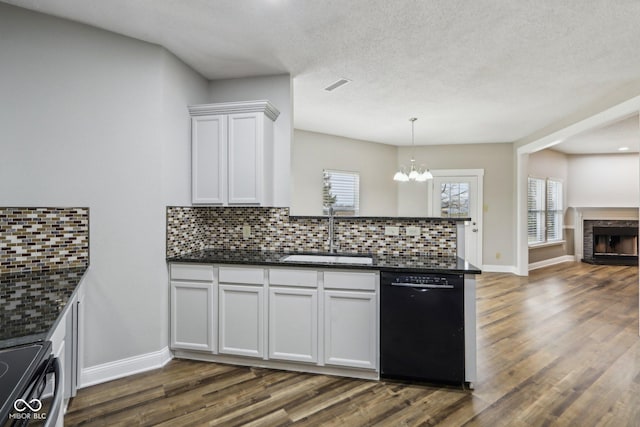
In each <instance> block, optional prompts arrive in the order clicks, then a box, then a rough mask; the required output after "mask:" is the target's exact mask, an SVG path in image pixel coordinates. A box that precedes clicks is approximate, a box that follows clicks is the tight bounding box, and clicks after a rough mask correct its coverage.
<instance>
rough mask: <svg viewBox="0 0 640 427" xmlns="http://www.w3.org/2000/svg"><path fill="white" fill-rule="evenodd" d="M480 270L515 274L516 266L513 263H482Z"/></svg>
mask: <svg viewBox="0 0 640 427" xmlns="http://www.w3.org/2000/svg"><path fill="white" fill-rule="evenodd" d="M482 272H483V273H484V272H487V273H511V274H517V270H516V266H515V265H490V264H483V265H482Z"/></svg>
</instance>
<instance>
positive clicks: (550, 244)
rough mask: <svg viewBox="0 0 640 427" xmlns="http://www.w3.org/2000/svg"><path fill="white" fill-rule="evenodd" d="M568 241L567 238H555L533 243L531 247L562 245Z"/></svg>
mask: <svg viewBox="0 0 640 427" xmlns="http://www.w3.org/2000/svg"><path fill="white" fill-rule="evenodd" d="M565 243H567V241H566V240H554V241H553V242H544V243H533V244H530V245H529V249H537V248H546V247H548V246H560V245H564V244H565Z"/></svg>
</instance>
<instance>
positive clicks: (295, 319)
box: [269, 272, 318, 363]
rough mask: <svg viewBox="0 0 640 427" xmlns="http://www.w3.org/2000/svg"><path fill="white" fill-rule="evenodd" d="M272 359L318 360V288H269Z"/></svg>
mask: <svg viewBox="0 0 640 427" xmlns="http://www.w3.org/2000/svg"><path fill="white" fill-rule="evenodd" d="M314 273H315V272H314ZM269 358H270V359H281V360H294V361H298V362H311V363H317V362H318V290H317V289H302V288H275V287H272V288H270V289H269Z"/></svg>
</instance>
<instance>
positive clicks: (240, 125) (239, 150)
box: [229, 113, 264, 204]
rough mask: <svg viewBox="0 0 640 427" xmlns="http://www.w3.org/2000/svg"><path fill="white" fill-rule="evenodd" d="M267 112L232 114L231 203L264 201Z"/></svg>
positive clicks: (230, 152) (230, 123)
mask: <svg viewBox="0 0 640 427" xmlns="http://www.w3.org/2000/svg"><path fill="white" fill-rule="evenodd" d="M263 120H264V117H263V114H262V113H239V114H230V115H229V204H260V203H261V202H262V184H263V183H262V180H263V179H264V177H263V155H264V154H263V138H264V136H263V132H262V131H261V130H262V128H263Z"/></svg>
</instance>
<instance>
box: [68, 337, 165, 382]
mask: <svg viewBox="0 0 640 427" xmlns="http://www.w3.org/2000/svg"><path fill="white" fill-rule="evenodd" d="M171 359H173V354H172V353H171V351H169V347H165V348H163V349H162V350H158V351H154V352H152V353H147V354H141V355H139V356H133V357H128V358H126V359H121V360H116V361H114V362H108V363H103V364H102V365H97V366H91V367H89V368H84V369H83V370H82V372H81V374H80V387H81V388H82V387H89V386H92V385H96V384H100V383H104V382H107V381H111V380H115V379H118V378H122V377H126V376H129V375H133V374H138V373H140V372H145V371H150V370H151V369H157V368H161V367H163V366H164V365H166V364H167V363H168V362H169V361H170V360H171Z"/></svg>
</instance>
